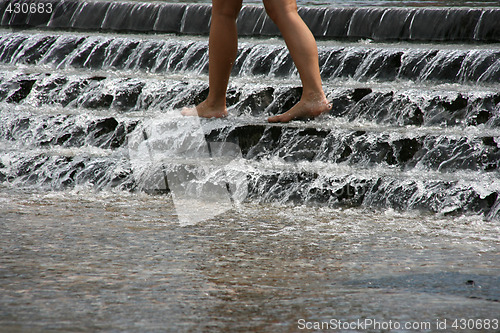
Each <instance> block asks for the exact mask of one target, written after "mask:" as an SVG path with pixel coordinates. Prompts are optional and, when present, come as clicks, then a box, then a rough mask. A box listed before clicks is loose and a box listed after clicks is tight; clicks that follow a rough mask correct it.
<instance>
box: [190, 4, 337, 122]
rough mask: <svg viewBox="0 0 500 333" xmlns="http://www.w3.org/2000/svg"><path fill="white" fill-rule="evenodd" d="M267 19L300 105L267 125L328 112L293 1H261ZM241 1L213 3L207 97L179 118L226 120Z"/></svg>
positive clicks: (308, 37)
mask: <svg viewBox="0 0 500 333" xmlns="http://www.w3.org/2000/svg"><path fill="white" fill-rule="evenodd" d="M263 2H264V6H265V8H266V11H267V13H268V15H269V16H270V17H271V19H272V20H273V21H274V22H275V23H276V25H277V26H278V28H279V29H280V31H281V34H282V35H283V38H284V39H285V42H286V44H287V47H288V49H289V50H290V54H291V56H292V59H293V61H294V63H295V66H296V67H297V70H298V72H299V75H300V79H301V81H302V86H303V91H302V97H301V99H300V101H299V102H298V103H297V104H296V105H295V106H294V107H292V108H291V109H290V110H288V111H287V112H285V113H284V114H281V115H278V116H273V117H270V118H269V119H268V121H269V122H288V121H290V120H293V119H302V118H314V117H317V116H319V115H320V114H322V113H324V112H326V111H328V110H329V109H330V108H331V105H330V104H329V103H328V101H327V99H326V97H325V94H324V92H323V88H322V83H321V76H320V71H319V63H318V48H317V45H316V41H315V39H314V36H313V35H312V33H311V31H310V30H309V28H308V27H307V25H306V24H305V23H304V21H303V20H302V18H301V17H300V16H299V15H298V13H297V3H296V1H295V0H264V1H263ZM241 5H242V0H213V1H212V22H211V26H210V38H209V94H208V97H207V99H206V100H205V101H203V102H202V103H200V104H199V105H197V106H196V107H194V108H185V109H183V110H182V114H183V115H186V116H200V117H205V118H213V117H215V118H221V117H225V116H227V108H226V92H227V85H228V83H229V77H230V74H231V69H232V67H233V64H234V61H235V59H236V55H237V51H238V32H237V28H236V19H237V17H238V13H239V11H240V9H241Z"/></svg>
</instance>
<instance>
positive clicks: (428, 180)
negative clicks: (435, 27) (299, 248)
mask: <svg viewBox="0 0 500 333" xmlns="http://www.w3.org/2000/svg"><path fill="white" fill-rule="evenodd" d="M63 4H64V3H63ZM61 5H62V4H61ZM101 5H105V6H109V8H108V9H107V11H104V10H102V12H103V13H104V14H103V15H105V16H106V17H113V18H115V17H117V15H118V14H117V15H114V14H113V13H114V11H117V10H118V9H119V8H121V7H120V6H121V4H120V3H113V4H110V3H81V4H80V5H79V7H78V8H79V9H78V8H77V9H75V12H81V11H83V10H84V8H86V7H88V6H101ZM123 6H126V8H125V9H126V10H125V11H126V12H130V11H133V9H134V8H135V9H136V10H153V9H151V8H152V6H151V5H150V4H124V5H123ZM158 6H159V5H157V6H156V7H158ZM156 7H155V8H156ZM99 8H100V7H99ZM157 9H158V8H156V9H154V13H156V12H157ZM167 9H168V10H171V11H172V14H171V15H177V14H176V13H177V11H179V10H181V11H183V12H184V14H183V15H184V16H182V20H186V19H187V18H186V15H188V14H187V13H188V12H189V11H190V10H195V11H197V12H200V11H201V12H202V13H205V12H206V7H204V6H200V5H197V6H194V7H193V8H191V7H190V6H189V5H164V6H163V7H162V8H161V10H163V11H166V10H167ZM96 10H97V9H96ZM121 10H124V8H121ZM332 10H334V9H326V10H325V11H323V12H322V11H321V9H314V10H307V9H306V10H302V13H303V15H304V16H305V17H308V15H312V14H310V13H311V12H314V15H315V16H314V17H317V15H319V14H321V15H322V16H323V21H322V22H324V24H323V26H319V25H318V24H317V23H316V27H313V28H312V29H313V31H314V30H315V29H316V30H317V31H321V29H323V30H324V29H325V27H326V26H328V27H330V26H331V25H332V24H333V22H332V21H331V19H329V18H328V16H327V14H328V13H329V12H330V11H332ZM341 10H342V11H344V10H345V9H341ZM362 10H363V9H358V10H355V11H352V13H351V14H352V17H351V18H350V23H349V28H348V31H347V32H346V36H347V37H349V36H351V35H352V31H353V29H354V30H356V31H360V29H361V27H360V26H359V25H360V24H361V23H356V22H357V20H360V19H359V18H357V16H358V15H361V14H357V13H358V12H359V13H360V12H362ZM405 10H406V9H403V8H400V9H397V11H398V12H401V11H405ZM365 11H366V12H365V13H364V14H363V15H362V16H363V17H365V16H368V17H371V16H373V15H375V13H379V12H381V11H382V12H384V10H379V9H376V10H375V9H366V10H365ZM406 11H407V14H406V16H405V15H400V17H407V18H408V17H410V16H411V17H414V16H417V14H418V15H420V14H419V13H420V12H419V11H415V10H413V9H408V10H406ZM443 11H445V10H444V9H441V10H431V13H429V15H431V16H432V17H434V16H436V15H442V14H443V13H442V12H443ZM449 11H452V12H453V11H454V10H452V9H450V10H449ZM478 11H482V12H484V13H488V14H489V15H494V14H495V13H496V11H493V10H491V9H481V10H478ZM97 12H99V13H100V11H97ZM458 12H459V13H462V12H463V10H462V9H460V10H458ZM499 12H500V11H499ZM54 13H55V12H54ZM390 13H391V11H390V10H389V9H388V10H387V11H386V12H384V13H383V14H382V16H383V17H386V15H389V14H390ZM492 13H493V14H492ZM448 14H450V13H448ZM82 15H83V14H82ZM165 15H166V14H165ZM199 15H201V14H199ZM246 15H251V16H259V17H261V16H262V12H261V9H260V8H257V7H245V9H244V11H243V12H242V18H243V17H245V16H246ZM422 15H423V14H422ZM450 15H451V14H450ZM457 15H458V14H457ZM66 16H68V15H66ZM167 16H168V15H167ZM379 16H380V15H379ZM382 16H381V17H380V18H379V19H378V20H379V24H378V26H379V27H380V26H382V25H383V21H384V19H383V17H382ZM476 16H477V15H476ZM85 17H86V16H81V15H80V16H78V17H77V16H75V15H72V16H71V18H67V22H66V26H68V27H73V28H74V27H76V26H77V25H76V23H75V20H84V19H85ZM151 17H154V15H153V16H151ZM158 17H159V16H158ZM473 17H475V16H472V18H473ZM472 18H471V19H472ZM28 19H29V17H28ZM55 19H58V20H59V21H61V20H62V18H61V17H57V18H55ZM6 20H7V19H6V18H5V17H4V20H3V21H4V22H5V21H6ZM157 20H158V18H157ZM415 20H416V18H415V17H414V18H413V19H412V23H411V24H410V25H409V26H408V29H409V32H408V33H403V34H402V36H406V37H405V38H408V39H410V40H412V39H414V38H413V37H412V36H415V35H416V34H417V33H416V32H412V31H418V29H420V28H419V26H418V25H417V23H416V21H415ZM242 21H243V20H242V19H240V22H242ZM50 22H51V21H50V20H49V21H48V23H47V27H50V26H51V25H50ZM103 22H109V19H106V18H105V19H104V20H103ZM256 22H257V23H256V25H258V24H259V23H258V22H259V19H257V20H256ZM361 22H366V20H361ZM156 23H157V22H156ZM156 23H155V24H156ZM61 24H62V23H61ZM82 24H83V23H82ZM86 24H88V25H84V26H83V28H88V29H91V28H92V27H93V25H92V24H91V23H86ZM106 24H108V23H106ZM116 24H118V23H116ZM183 24H185V23H183ZM241 24H243V23H241ZM241 24H240V25H241ZM484 24H485V23H484V22H483V19H481V18H479V17H478V18H477V20H476V23H475V28H474V30H478V29H479V28H478V27H479V26H481V25H484ZM264 25H265V24H264ZM473 25H474V24H471V26H473ZM59 27H61V26H59ZM79 27H80V26H79ZM80 28H82V27H80ZM252 29H253V31H254V30H255V29H256V28H255V26H254V27H253V28H252ZM259 29H261V31H260V33H261V34H262V33H263V31H264V30H263V29H264V28H259ZM367 29H368V28H367ZM370 29H375V28H373V27H372V28H370ZM449 29H452V28H449ZM471 29H472V28H471ZM481 29H483V28H481ZM492 29H493V30H492ZM494 29H496V28H495V27H490V30H489V31H490V32H491V31H494ZM118 30H121V29H118ZM365 30H366V29H365ZM452 30H453V29H452ZM440 31H441V30H440ZM453 31H456V29H455V30H453ZM439 33H440V32H439ZM439 33H438V34H439ZM457 33H458V32H457ZM373 34H375V33H374V32H369V33H367V34H365V35H364V36H365V37H370V36H371V35H373ZM355 35H356V36H361V35H363V34H362V33H356V34H355ZM325 36H328V35H325ZM476 36H477V35H476ZM489 36H496V34H493V35H492V34H491V33H490V34H489ZM438 37H439V36H435V35H432V34H430V33H429V35H428V36H427V38H428V39H429V40H435V39H436V38H438ZM439 38H441V37H439ZM439 38H438V39H439ZM474 38H475V37H474ZM389 39H391V38H390V37H389ZM457 39H458V37H457ZM462 39H464V38H462ZM490 39H491V38H490ZM490 39H487V40H488V41H489V40H490ZM471 45H472V47H470V46H471ZM207 53H208V52H207V43H206V39H205V38H203V39H199V38H198V37H190V38H185V37H178V36H173V35H166V36H137V35H113V34H99V35H96V34H92V33H91V34H88V33H77V32H71V33H60V32H48V31H44V32H41V31H39V32H36V33H33V32H31V31H29V32H28V31H20V32H6V33H4V34H3V35H2V36H1V38H0V60H1V61H2V66H3V67H4V68H5V69H6V71H4V74H3V75H2V77H1V86H0V96H1V97H2V100H3V104H4V107H3V111H2V118H3V121H2V125H1V128H0V133H1V137H2V139H3V140H4V141H5V142H9V144H8V145H9V146H16V147H17V148H16V150H15V152H13V151H12V150H9V151H8V152H6V153H4V156H3V158H2V159H3V160H4V161H3V162H2V165H3V167H2V179H4V180H6V181H7V182H10V183H23V184H25V183H26V182H28V181H29V182H31V183H35V184H37V186H47V185H48V186H49V187H55V188H60V187H61V186H62V184H64V185H71V186H74V185H77V184H80V183H82V182H83V183H85V182H91V183H96V184H99V185H98V186H99V187H100V188H101V187H103V186H104V187H107V186H118V187H120V188H131V189H133V188H141V184H137V181H136V180H134V177H133V172H132V169H131V168H130V166H129V164H128V163H127V162H126V160H127V158H126V146H127V140H126V136H127V135H128V134H130V133H132V131H133V130H134V128H135V126H136V125H137V123H140V122H141V121H142V120H141V118H142V117H146V118H148V117H151V115H154V114H155V112H165V111H168V110H175V109H178V108H180V107H183V106H186V105H192V104H195V103H197V102H199V101H201V100H202V99H203V98H204V96H206V93H207V85H206V83H205V81H204V80H200V79H198V78H197V76H199V75H206V74H207V69H208V57H207ZM319 53H320V66H321V73H322V76H323V78H324V80H325V90H326V91H327V94H328V97H329V98H330V99H331V100H332V102H333V105H334V108H333V110H332V112H331V114H330V116H329V117H327V119H320V120H316V121H313V122H306V123H300V122H299V123H292V124H290V125H269V124H265V122H264V118H265V116H266V115H269V114H276V113H280V112H283V110H286V109H287V108H289V107H290V106H291V105H293V103H295V102H296V101H297V100H298V98H299V96H300V89H299V88H297V73H296V70H295V67H294V65H293V62H292V61H291V59H290V56H289V55H288V52H287V50H286V47H284V45H283V44H282V43H281V42H278V41H276V40H267V41H266V40H263V41H260V42H259V43H256V42H254V41H253V40H244V41H242V43H241V44H240V47H239V52H238V57H237V59H236V62H235V65H234V68H233V77H234V78H233V80H232V82H233V83H232V86H231V88H230V91H229V95H230V96H229V103H230V105H229V106H230V112H231V117H230V118H229V119H228V120H223V121H220V120H217V121H215V122H221V125H220V126H221V129H219V130H217V131H218V132H220V133H215V132H213V130H206V131H207V133H206V135H207V137H217V140H222V141H223V140H226V139H227V138H228V137H236V138H237V139H238V140H239V141H238V142H239V144H240V145H241V149H242V151H243V152H244V155H243V157H244V158H245V159H246V160H247V161H249V162H251V163H254V164H255V163H257V165H254V168H253V170H259V171H257V172H252V173H251V174H249V175H248V177H249V195H250V197H251V198H253V199H257V200H258V201H276V200H277V201H279V202H295V201H297V200H298V201H299V202H303V203H322V204H324V203H327V204H328V205H337V204H341V205H342V204H348V205H366V206H379V207H390V208H397V209H413V208H418V209H424V210H431V211H434V212H459V213H462V212H471V213H474V214H484V215H485V216H487V217H488V218H497V215H498V207H499V204H498V200H497V199H498V190H499V188H498V187H497V186H498V180H497V177H498V156H499V152H498V149H499V148H498V147H497V145H498V143H497V141H498V139H497V138H498V137H499V132H498V129H497V127H498V125H497V123H498V122H499V119H498V114H499V112H498V110H499V109H498V108H499V105H500V94H499V92H498V82H500V49H498V47H497V46H496V44H477V45H474V44H469V45H467V44H444V45H443V44H439V45H438V44H405V43H402V42H399V43H397V44H380V43H377V44H374V43H369V42H368V41H362V42H357V43H347V44H346V43H339V42H337V41H326V40H325V41H320V43H319ZM20 66H22V67H25V69H24V68H22V67H20ZM9 69H10V70H9ZM34 106H35V107H37V108H40V109H41V110H44V111H43V112H35V113H33V112H34V111H33V107H34ZM54 110H57V111H54ZM82 110H88V111H83V112H82ZM105 110H108V111H105ZM174 112H177V111H174ZM75 113H78V115H76V114H75ZM203 127H206V125H205V124H204V125H203ZM217 131H216V132H217ZM249 134H251V135H249ZM221 136H222V137H221ZM20 147H25V148H23V149H21V148H20ZM27 147H36V148H35V149H34V150H33V149H28V148H27ZM58 147H74V148H73V149H76V148H78V147H80V149H84V147H95V148H97V149H100V150H101V151H100V153H99V154H105V155H106V157H103V156H101V155H99V154H98V155H99V157H98V159H99V160H100V162H99V163H98V165H100V166H101V167H102V170H99V171H96V170H95V168H99V167H98V166H96V161H95V158H94V157H93V156H88V157H85V158H83V157H82V156H83V155H82V154H76V155H77V156H63V157H61V156H57V157H56V156H54V155H57V153H54V152H47V149H49V150H52V149H58ZM104 151H105V153H104ZM120 151H122V153H120ZM47 155H49V156H50V157H48V156H47ZM72 155H74V154H72ZM117 158H118V160H117ZM75 159H76V160H75ZM64 161H66V162H64ZM65 163H66V164H67V165H65V166H64V167H62V165H64V164H65ZM69 165H73V167H70V166H69ZM291 166H293V168H292V169H290V167H291ZM368 171H369V172H368ZM367 172H368V173H367ZM430 175H431V176H430ZM429 176H430V177H429Z"/></svg>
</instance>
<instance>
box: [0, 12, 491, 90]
mask: <svg viewBox="0 0 500 333" xmlns="http://www.w3.org/2000/svg"><path fill="white" fill-rule="evenodd" d="M499 12H500V11H499ZM276 44H277V45H275V44H270V43H259V42H256V41H251V40H247V41H242V42H241V43H240V44H239V49H238V56H237V59H236V61H235V63H234V67H233V75H239V76H243V75H269V76H273V77H290V76H296V75H297V73H296V70H295V67H294V65H293V62H292V59H291V57H290V55H289V52H288V50H287V49H286V47H285V46H284V45H283V43H276ZM319 58H320V69H321V75H322V76H323V78H324V79H325V80H333V79H337V78H352V79H354V80H358V81H369V80H379V81H392V80H395V79H400V80H412V81H418V82H427V81H430V82H454V83H455V82H456V83H464V82H467V83H490V84H496V83H498V82H500V50H499V49H498V47H497V46H495V45H492V46H491V47H483V48H464V47H463V46H459V45H453V44H452V45H437V44H436V45H432V46H429V45H427V46H422V47H419V46H415V45H411V46H410V45H408V46H398V45H390V46H378V45H376V44H374V45H367V44H360V43H352V44H350V43H348V44H342V45H339V44H338V43H337V44H335V43H332V45H331V46H328V44H325V43H322V44H321V46H320V48H319ZM0 61H1V62H2V63H6V64H39V65H42V64H43V65H51V66H54V67H57V68H87V69H94V70H96V69H115V70H138V71H148V72H153V73H165V72H191V73H205V74H206V73H208V44H207V41H206V40H205V41H200V40H199V39H193V40H190V39H181V38H180V37H175V36H165V38H160V37H151V38H139V37H129V36H126V37H124V36H116V35H105V34H103V35H99V36H95V35H84V34H78V35H75V34H61V35H57V36H54V35H50V34H46V33H37V34H27V33H6V34H2V35H1V36H0Z"/></svg>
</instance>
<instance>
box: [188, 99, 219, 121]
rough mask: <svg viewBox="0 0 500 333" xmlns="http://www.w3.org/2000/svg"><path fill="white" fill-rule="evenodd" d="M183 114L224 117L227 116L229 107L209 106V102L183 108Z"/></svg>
mask: <svg viewBox="0 0 500 333" xmlns="http://www.w3.org/2000/svg"><path fill="white" fill-rule="evenodd" d="M181 114H182V115H183V116H193V117H203V118H224V117H227V109H226V107H224V108H217V107H212V106H209V105H208V103H207V102H202V103H200V104H199V105H197V106H195V107H191V108H183V109H182V110H181Z"/></svg>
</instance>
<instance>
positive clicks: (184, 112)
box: [181, 108, 198, 116]
mask: <svg viewBox="0 0 500 333" xmlns="http://www.w3.org/2000/svg"><path fill="white" fill-rule="evenodd" d="M181 114H182V115H183V116H198V110H196V108H183V109H182V110H181Z"/></svg>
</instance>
